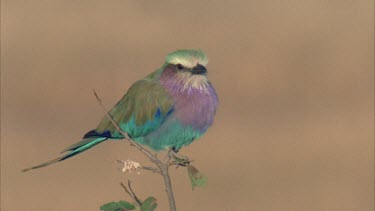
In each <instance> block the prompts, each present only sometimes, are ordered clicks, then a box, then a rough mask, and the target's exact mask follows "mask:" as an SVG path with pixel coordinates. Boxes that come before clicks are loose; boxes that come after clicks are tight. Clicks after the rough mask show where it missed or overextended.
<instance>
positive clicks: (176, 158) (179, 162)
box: [168, 149, 192, 167]
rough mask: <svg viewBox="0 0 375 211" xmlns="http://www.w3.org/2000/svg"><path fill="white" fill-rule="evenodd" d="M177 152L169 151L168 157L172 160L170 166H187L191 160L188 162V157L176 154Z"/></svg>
mask: <svg viewBox="0 0 375 211" xmlns="http://www.w3.org/2000/svg"><path fill="white" fill-rule="evenodd" d="M177 152H178V150H174V149H171V150H169V151H168V156H169V157H170V158H172V162H171V163H170V165H176V166H177V167H178V166H184V167H186V166H188V165H189V164H190V162H191V161H192V160H190V159H189V158H188V157H186V156H183V155H179V154H177Z"/></svg>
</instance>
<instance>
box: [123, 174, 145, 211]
mask: <svg viewBox="0 0 375 211" xmlns="http://www.w3.org/2000/svg"><path fill="white" fill-rule="evenodd" d="M130 184H131V182H130V180H128V187H129V189H128V188H127V187H126V186H125V184H124V183H122V182H121V183H120V185H121V186H122V187H123V188H124V190H125V192H126V193H127V194H129V196H130V197H131V198H132V199H133V200H134V201H135V203H136V204H137V205H138V206H139V207H141V206H142V202H141V200H139V198H138V197H137V196H136V195H135V193H134V191H133V189H132V188H131V186H130Z"/></svg>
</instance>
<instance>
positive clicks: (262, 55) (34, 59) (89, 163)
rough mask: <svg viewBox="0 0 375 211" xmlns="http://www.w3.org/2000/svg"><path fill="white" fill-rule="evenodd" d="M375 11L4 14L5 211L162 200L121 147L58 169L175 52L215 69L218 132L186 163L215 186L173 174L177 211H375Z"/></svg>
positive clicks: (230, 7) (306, 5) (173, 9)
mask: <svg viewBox="0 0 375 211" xmlns="http://www.w3.org/2000/svg"><path fill="white" fill-rule="evenodd" d="M373 9H374V3H373V1H346V0H345V1H342V0H340V1H322V0H318V1H317V0H308V1H297V0H291V1H261V0H254V1H245V0H243V1H145V0H139V1H126V0H123V1H96V0H95V1H93V0H91V1H41V0H35V1H20V0H12V1H9V0H8V1H7V0H4V1H2V7H1V27H2V28H1V29H2V34H1V38H2V39H1V210H4V211H13V210H25V209H26V210H61V211H64V210H99V206H100V205H102V204H104V203H107V202H110V201H117V200H121V199H124V200H130V198H129V197H128V196H127V195H126V194H125V192H124V190H123V189H122V188H121V187H120V185H119V183H120V182H121V181H127V179H131V180H132V181H133V188H134V189H135V191H136V193H137V194H138V195H139V196H140V197H141V198H146V197H148V196H150V195H153V196H155V197H156V198H157V199H158V202H159V209H157V210H167V209H168V203H167V201H166V194H165V192H164V186H163V181H162V178H161V177H160V176H158V175H153V174H151V173H149V172H142V173H141V175H136V174H134V175H129V174H126V175H125V174H122V173H121V172H120V171H119V165H118V164H116V163H115V162H114V161H115V160H117V159H132V160H137V161H139V162H141V163H143V164H147V163H148V161H147V159H145V158H144V156H143V155H142V154H140V153H139V152H138V151H137V150H135V149H133V148H130V147H129V145H128V144H127V143H126V142H124V141H118V142H106V143H103V144H100V145H99V146H97V147H95V148H93V149H91V150H89V151H87V152H85V153H83V154H81V155H79V156H77V157H74V158H72V159H68V160H66V161H64V162H61V163H58V164H56V165H52V166H50V167H47V168H43V169H39V170H36V171H31V172H27V173H21V169H23V168H25V167H30V166H32V165H35V164H39V163H41V162H43V161H46V160H49V159H51V158H54V157H56V156H57V155H58V154H59V152H60V151H61V150H62V149H64V148H65V147H67V146H68V145H70V144H72V143H74V142H77V141H79V140H80V138H81V137H82V135H83V134H84V133H85V132H87V131H88V130H90V129H93V128H95V127H96V125H97V123H98V122H99V121H100V120H101V118H102V117H103V115H104V114H103V111H102V110H101V108H100V107H99V106H98V104H97V102H96V100H95V98H94V96H93V94H92V89H96V90H97V91H98V93H99V95H100V96H101V98H102V100H103V101H104V103H105V104H106V105H107V107H111V106H112V105H114V104H115V103H116V102H117V100H119V99H120V98H121V97H122V95H123V94H124V93H125V92H126V90H127V89H128V88H129V86H130V85H131V84H132V83H134V82H135V81H136V80H138V79H140V78H142V77H144V76H145V75H147V74H148V73H150V72H151V71H153V70H155V69H157V68H158V67H160V66H161V65H162V64H163V62H164V58H165V55H166V54H167V53H169V52H171V51H174V50H176V49H179V48H200V49H203V50H204V51H205V52H206V53H207V55H208V56H209V58H210V63H209V65H208V71H209V78H210V80H211V81H212V83H213V84H214V85H215V87H216V89H217V92H218V94H219V97H220V108H219V110H218V113H217V117H216V119H215V123H214V126H213V127H212V128H210V129H209V131H208V133H207V134H206V135H205V136H204V137H203V138H201V139H200V140H199V141H197V142H194V143H193V144H192V145H190V146H189V147H186V148H184V149H183V150H182V151H181V153H182V154H184V155H188V156H189V157H190V158H192V159H194V160H195V163H194V165H195V166H196V167H197V168H198V169H199V170H200V171H202V172H203V173H204V174H205V175H207V176H208V178H209V181H208V186H207V187H206V188H198V189H196V190H195V191H192V190H191V187H190V184H189V180H188V176H187V172H186V169H184V168H179V169H171V177H172V182H173V187H174V193H175V197H176V203H177V207H178V210H257V211H263V210H264V211H266V210H272V211H273V210H277V211H279V210H281V211H284V210H285V211H291V210H293V211H294V210H295V211H300V210H304V211H310V210H311V211H317V210H319V211H320V210H326V211H332V210H333V211H336V210H337V211H346V210H350V211H369V210H374V207H373V200H374V160H373V158H374V156H373V153H374V142H373V141H374V133H373V130H374V129H373V128H374V110H373V106H374V71H373V69H374V63H373V62H374V40H373V37H374V26H373V18H374V17H373V15H374V14H373V13H374V10H373Z"/></svg>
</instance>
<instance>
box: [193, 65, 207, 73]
mask: <svg viewBox="0 0 375 211" xmlns="http://www.w3.org/2000/svg"><path fill="white" fill-rule="evenodd" d="M192 73H193V74H198V75H203V74H206V73H207V69H206V68H205V67H204V66H203V65H201V64H197V66H195V67H194V68H193V71H192Z"/></svg>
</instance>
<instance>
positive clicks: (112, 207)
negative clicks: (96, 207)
mask: <svg viewBox="0 0 375 211" xmlns="http://www.w3.org/2000/svg"><path fill="white" fill-rule="evenodd" d="M134 209H135V206H134V205H133V204H131V203H129V202H126V201H119V202H110V203H107V204H105V205H102V206H101V207H100V211H127V210H134Z"/></svg>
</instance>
